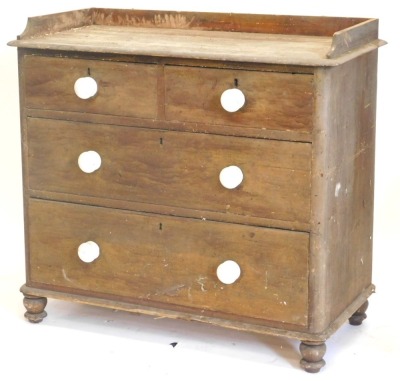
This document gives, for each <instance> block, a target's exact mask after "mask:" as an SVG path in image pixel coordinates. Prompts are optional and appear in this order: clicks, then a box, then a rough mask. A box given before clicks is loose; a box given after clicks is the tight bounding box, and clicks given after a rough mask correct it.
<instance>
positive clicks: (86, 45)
mask: <svg viewBox="0 0 400 381" xmlns="http://www.w3.org/2000/svg"><path fill="white" fill-rule="evenodd" d="M10 44H11V45H13V46H17V47H18V53H19V75H20V98H21V126H22V148H23V149H22V151H23V173H24V203H25V228H26V270H27V271H26V284H25V285H24V286H22V288H21V291H22V292H23V294H24V304H25V307H26V309H27V312H26V314H25V316H26V317H27V318H28V320H29V321H31V322H34V323H35V322H40V321H42V320H43V318H44V317H45V316H46V312H45V311H44V308H45V305H46V303H47V298H58V299H62V300H73V301H77V302H82V303H88V304H94V305H98V306H103V307H110V308H116V309H122V310H127V311H133V312H139V313H143V314H149V315H153V316H158V317H171V318H180V319H188V320H195V321H201V322H205V323H210V324H214V325H219V326H223V327H228V328H233V329H238V330H248V331H253V332H257V333H260V334H271V335H281V336H287V337H291V338H296V339H298V340H300V341H301V345H300V351H301V354H302V359H301V365H302V367H303V368H304V369H305V370H306V371H308V372H318V371H319V370H320V368H321V367H322V366H323V365H324V364H325V362H324V360H323V356H324V353H325V341H326V340H327V339H328V338H329V337H330V336H331V335H332V334H333V333H334V332H335V331H336V330H337V329H338V328H339V327H340V326H341V325H342V324H343V323H344V322H345V321H346V320H347V319H350V323H352V324H354V325H357V324H361V322H362V321H363V319H364V318H365V316H366V315H365V310H366V308H367V303H368V302H367V299H368V297H369V296H370V294H371V293H373V291H374V286H373V285H372V283H371V270H372V220H373V183H374V136H375V108H376V107H375V104H376V99H375V98H376V68H377V48H378V47H379V46H380V45H382V44H383V42H382V41H381V40H379V39H378V21H377V20H375V19H354V18H323V17H291V16H268V15H234V14H229V15H225V14H207V13H177V12H156V11H133V10H129V11H128V10H112V9H87V10H80V11H74V12H67V13H62V14H56V15H49V16H42V17H35V18H31V19H29V22H28V26H27V28H26V30H25V32H24V33H23V34H22V35H21V36H20V37H19V38H18V39H17V40H16V41H13V42H11V43H10Z"/></svg>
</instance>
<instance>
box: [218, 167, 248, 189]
mask: <svg viewBox="0 0 400 381" xmlns="http://www.w3.org/2000/svg"><path fill="white" fill-rule="evenodd" d="M243 177H244V176H243V172H242V170H241V169H240V168H239V167H237V166H236V165H230V166H229V167H225V168H224V169H222V171H221V172H220V173H219V181H220V182H221V184H222V186H223V187H225V188H226V189H234V188H237V187H238V186H239V185H240V184H241V183H242V181H243Z"/></svg>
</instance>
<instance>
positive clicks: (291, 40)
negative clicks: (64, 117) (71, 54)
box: [10, 8, 383, 66]
mask: <svg viewBox="0 0 400 381" xmlns="http://www.w3.org/2000/svg"><path fill="white" fill-rule="evenodd" d="M377 31H378V23H377V20H375V19H365V18H345V17H309V16H285V15H249V14H247V15H246V14H232V13H230V14H222V13H194V12H171V11H146V10H126V9H125V10H119V9H100V8H92V9H84V10H81V11H72V12H64V13H59V14H56V15H47V16H40V17H33V18H30V19H29V20H28V25H27V27H26V30H25V31H24V33H23V34H22V35H21V36H19V37H18V39H17V40H16V41H12V42H10V45H12V46H18V47H25V48H37V49H54V50H63V51H92V52H99V53H104V52H109V53H116V54H126V53H127V54H135V55H150V56H158V57H169V56H171V55H174V56H176V57H182V58H195V59H216V60H222V61H247V62H264V63H280V64H300V65H302V64H303V65H313V66H318V65H322V66H325V65H327V66H331V65H337V64H338V63H341V62H345V61H346V60H348V59H351V58H352V57H354V56H355V55H360V54H363V53H365V52H367V51H371V50H374V49H376V48H377V47H378V46H379V45H381V44H382V43H383V42H382V41H380V40H378V38H377ZM232 32H234V33H232ZM357 50H358V51H357ZM171 51H173V54H171ZM345 56H347V57H345Z"/></svg>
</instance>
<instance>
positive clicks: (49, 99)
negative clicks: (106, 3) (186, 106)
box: [23, 56, 157, 118]
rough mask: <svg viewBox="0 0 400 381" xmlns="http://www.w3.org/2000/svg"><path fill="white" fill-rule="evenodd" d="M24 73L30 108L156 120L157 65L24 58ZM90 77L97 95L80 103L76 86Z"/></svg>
mask: <svg viewBox="0 0 400 381" xmlns="http://www.w3.org/2000/svg"><path fill="white" fill-rule="evenodd" d="M23 70H24V78H25V93H26V95H25V105H26V107H28V108H35V109H46V110H59V111H77V112H87V113H95V114H108V115H121V116H132V117H139V118H155V117H156V113H157V67H156V66H155V65H143V64H130V63H120V62H104V61H92V60H82V59H71V58H53V57H38V56H25V57H24V60H23ZM89 73H90V74H89ZM88 76H90V78H93V79H94V80H95V81H96V83H97V93H96V95H95V96H93V97H91V98H89V99H81V98H79V97H78V96H77V95H76V93H75V82H76V81H77V80H78V79H79V78H85V77H88Z"/></svg>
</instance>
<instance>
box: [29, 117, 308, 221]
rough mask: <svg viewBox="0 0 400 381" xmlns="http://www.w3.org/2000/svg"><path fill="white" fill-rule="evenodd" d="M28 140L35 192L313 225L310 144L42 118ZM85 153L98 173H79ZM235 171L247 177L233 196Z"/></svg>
mask: <svg viewBox="0 0 400 381" xmlns="http://www.w3.org/2000/svg"><path fill="white" fill-rule="evenodd" d="M27 140H28V151H29V152H28V178H29V187H30V189H34V190H44V191H52V192H60V193H71V194H76V195H88V196H93V197H102V198H114V199H121V200H127V201H135V202H141V203H150V204H160V205H168V206H174V207H175V206H176V207H185V208H188V209H191V210H211V211H214V212H218V213H221V217H220V218H221V219H222V218H223V215H224V214H226V213H230V214H235V215H242V216H253V217H259V218H268V219H271V220H280V221H288V224H287V225H288V227H289V228H290V226H291V225H290V224H291V222H302V223H304V224H307V223H308V222H309V214H310V163H311V147H310V144H308V143H293V142H283V141H271V140H262V139H247V138H238V137H223V136H216V135H213V136H211V135H208V134H194V133H183V132H173V131H161V130H148V129H141V128H132V127H118V126H107V125H94V124H82V123H73V122H66V121H60V120H49V119H35V118H32V119H28V131H27ZM84 152H96V154H97V155H98V158H100V159H99V160H101V165H100V167H99V168H98V169H97V170H95V171H94V172H93V173H85V172H83V171H82V170H81V168H80V167H79V165H78V159H79V158H80V157H81V154H82V153H84ZM228 167H229V168H232V167H237V168H239V170H240V171H241V172H242V176H243V179H242V181H241V183H240V184H239V185H238V186H237V187H235V188H233V189H229V187H228V188H226V185H225V184H224V183H223V182H221V181H222V180H221V171H222V170H223V169H224V168H228ZM225 172H226V171H225Z"/></svg>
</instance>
